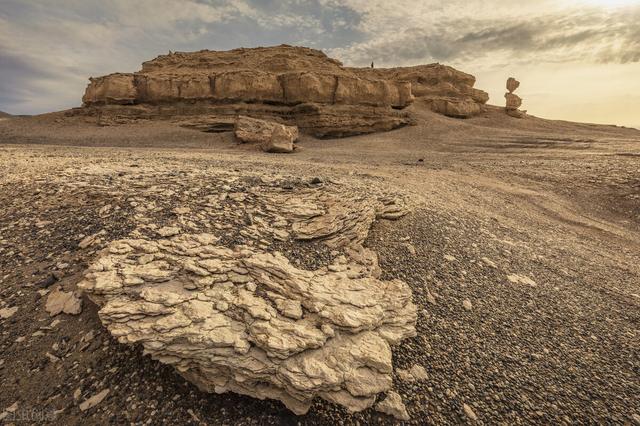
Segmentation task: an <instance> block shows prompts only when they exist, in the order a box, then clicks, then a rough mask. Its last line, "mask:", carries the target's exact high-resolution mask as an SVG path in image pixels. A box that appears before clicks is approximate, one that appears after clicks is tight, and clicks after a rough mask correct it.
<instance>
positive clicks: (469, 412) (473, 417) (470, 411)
mask: <svg viewBox="0 0 640 426" xmlns="http://www.w3.org/2000/svg"><path fill="white" fill-rule="evenodd" d="M462 409H463V410H464V414H465V415H466V416H467V417H468V418H469V420H471V421H473V422H475V421H478V416H477V415H476V413H475V412H474V411H473V409H472V408H471V407H470V406H469V405H468V404H464V405H463V406H462Z"/></svg>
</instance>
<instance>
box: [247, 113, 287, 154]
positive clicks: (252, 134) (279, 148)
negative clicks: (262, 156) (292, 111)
mask: <svg viewBox="0 0 640 426" xmlns="http://www.w3.org/2000/svg"><path fill="white" fill-rule="evenodd" d="M235 136H236V138H237V139H238V141H240V142H241V143H259V144H260V147H261V148H262V150H263V151H265V152H277V153H287V152H292V151H293V150H294V144H293V143H294V142H295V141H296V140H297V139H298V128H297V127H296V126H285V125H284V124H280V123H275V122H273V121H267V120H259V119H257V118H251V117H245V116H240V117H238V120H237V121H236V124H235Z"/></svg>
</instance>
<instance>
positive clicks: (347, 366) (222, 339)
mask: <svg viewBox="0 0 640 426" xmlns="http://www.w3.org/2000/svg"><path fill="white" fill-rule="evenodd" d="M235 197H236V198H238V197H243V198H244V201H245V202H246V204H248V205H251V206H253V207H252V208H253V211H260V212H269V213H270V214H271V215H272V218H273V217H278V218H279V219H278V220H275V221H273V222H272V223H271V224H266V223H265V222H264V221H261V220H260V219H258V218H257V216H256V218H255V219H251V222H252V224H251V225H249V226H248V227H247V228H245V230H244V231H245V234H243V235H245V236H249V237H251V239H252V240H255V241H258V240H259V239H264V238H276V239H280V240H285V239H288V238H293V239H298V240H310V239H321V240H323V241H324V242H325V243H326V244H327V245H328V246H329V247H331V248H334V250H333V251H332V253H334V254H335V256H334V257H333V260H332V262H330V263H329V264H327V265H325V266H322V267H320V268H318V269H315V270H305V269H302V268H300V267H297V266H294V265H293V264H291V263H290V261H289V260H288V259H287V258H286V257H285V256H284V255H283V254H281V253H279V252H270V251H267V250H265V249H263V248H262V247H261V245H260V244H258V245H257V246H256V245H253V244H244V245H237V246H232V247H229V246H225V245H224V244H223V243H222V241H221V239H220V238H219V237H218V236H216V235H215V234H214V233H207V232H181V230H180V229H179V228H177V227H175V228H172V227H165V228H161V229H159V230H157V233H158V235H159V238H152V237H149V236H145V235H144V233H142V232H139V231H134V233H133V235H132V236H131V238H127V239H122V240H117V241H113V242H111V243H110V244H109V245H108V246H107V247H106V248H105V249H104V250H103V251H102V252H101V253H100V255H99V257H98V259H97V260H96V261H95V262H94V263H93V264H92V265H91V267H90V268H89V270H88V272H87V273H86V275H85V279H84V280H83V281H82V282H81V283H80V284H79V287H80V288H81V289H83V290H84V291H85V292H87V293H88V294H89V295H90V297H91V298H92V299H93V300H94V301H95V302H96V303H98V305H99V306H100V311H99V315H100V319H101V320H102V322H103V324H104V325H105V326H106V327H107V329H108V330H109V331H110V332H111V334H112V335H113V336H115V337H117V338H118V340H119V341H120V342H122V343H140V344H142V346H143V347H144V350H145V352H146V353H148V354H150V355H151V356H152V357H153V358H154V359H157V360H159V361H161V362H163V363H167V364H171V365H173V366H175V368H176V369H177V371H178V372H179V373H180V374H182V375H183V376H184V377H185V378H186V379H188V380H190V381H191V382H193V383H195V384H196V385H197V386H198V387H199V388H200V389H201V390H203V391H207V392H217V393H223V392H228V391H232V392H236V393H240V394H244V395H250V396H253V397H256V398H260V399H264V398H272V399H277V400H280V401H282V402H283V403H284V404H285V405H286V406H287V407H288V408H289V409H291V410H292V411H293V412H295V413H297V414H303V413H305V412H307V410H308V409H309V406H310V404H311V402H312V400H313V399H314V398H315V397H318V396H319V397H321V398H324V399H326V400H328V401H332V402H335V403H338V404H341V405H343V406H345V407H346V408H347V409H349V410H352V411H360V410H363V409H365V408H368V407H370V406H372V405H373V403H374V402H375V399H376V396H377V394H378V393H380V392H384V391H387V390H389V389H390V388H391V386H392V363H391V345H395V344H398V343H400V342H401V341H402V340H403V339H405V338H407V337H411V336H414V335H415V333H416V331H415V323H416V318H417V316H416V307H415V305H414V304H413V303H412V294H411V290H410V288H409V286H408V285H407V284H406V283H404V282H402V281H400V280H392V281H383V280H380V279H379V276H380V270H379V268H378V263H377V256H376V254H375V253H374V252H372V251H371V250H368V249H366V248H364V247H363V246H362V242H363V241H364V239H365V238H366V236H367V234H368V231H369V228H370V226H371V224H372V223H373V221H374V220H375V218H376V216H377V217H387V218H396V217H398V216H401V215H402V214H404V213H405V212H406V210H405V208H404V207H403V204H402V203H401V202H396V201H395V200H393V199H392V198H388V197H387V198H385V197H377V198H376V197H366V196H363V197H357V196H355V195H353V193H352V194H351V196H347V197H344V196H343V197H340V196H338V194H337V193H335V192H333V191H332V190H329V189H327V188H314V189H301V190H299V191H297V192H296V193H295V194H291V193H283V192H279V191H273V190H272V191H268V190H264V189H263V190H262V191H261V192H258V191H256V192H254V193H253V194H251V195H249V194H243V195H235ZM336 249H339V250H336Z"/></svg>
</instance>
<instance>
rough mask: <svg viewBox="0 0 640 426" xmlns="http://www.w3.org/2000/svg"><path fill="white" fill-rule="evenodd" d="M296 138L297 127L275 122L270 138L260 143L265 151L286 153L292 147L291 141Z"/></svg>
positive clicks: (290, 150) (291, 149)
mask: <svg viewBox="0 0 640 426" xmlns="http://www.w3.org/2000/svg"><path fill="white" fill-rule="evenodd" d="M297 139H298V128H297V127H294V126H283V125H282V124H277V125H275V126H274V128H273V132H272V133H271V138H270V139H269V140H268V141H265V142H263V143H262V144H261V145H260V148H262V150H263V151H265V152H276V153H287V152H292V151H293V149H294V145H293V142H294V141H295V140H297Z"/></svg>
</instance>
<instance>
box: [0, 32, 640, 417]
mask: <svg viewBox="0 0 640 426" xmlns="http://www.w3.org/2000/svg"><path fill="white" fill-rule="evenodd" d="M509 77H510V76H508V75H506V76H505V82H506V85H505V90H506V93H505V99H503V100H495V99H491V101H490V100H489V95H488V94H487V93H486V92H484V91H483V90H481V89H480V88H477V87H475V86H476V85H475V78H474V77H473V76H472V75H471V74H467V73H465V72H462V71H458V70H456V69H454V68H452V67H449V66H445V65H441V64H431V65H421V66H413V67H396V68H373V67H367V68H351V67H345V66H343V65H342V63H341V62H339V61H337V60H335V59H332V58H330V57H328V56H327V55H325V54H324V53H323V52H321V51H319V50H315V49H309V48H303V47H293V46H288V45H281V46H274V47H266V48H252V49H248V48H241V49H234V50H230V51H213V50H203V51H197V52H170V53H169V54H167V55H161V56H159V57H157V58H156V59H153V60H150V61H147V62H144V63H143V64H142V67H141V69H140V71H138V72H135V73H116V74H110V75H107V76H103V77H92V78H91V79H90V82H89V85H88V86H87V89H86V91H85V94H84V97H83V98H82V100H83V106H82V107H78V108H73V109H70V110H65V111H59V112H52V113H47V114H41V115H34V116H29V117H26V116H21V117H16V116H9V115H8V114H7V116H6V117H5V116H4V114H2V116H1V118H0V169H1V170H2V171H3V172H2V174H1V175H0V202H1V203H2V206H3V207H2V210H1V211H0V318H1V319H0V330H1V333H0V347H1V348H2V351H0V378H1V381H2V384H3V386H2V389H3V391H2V392H1V393H0V418H1V420H2V421H3V422H5V423H15V424H20V423H21V422H31V423H47V422H49V423H55V424H69V425H70V424H194V425H200V424H212V425H213V424H216V425H217V424H234V425H235V424H238V425H252V424H261V425H263V424H313V425H315V424H341V425H342V424H354V425H356V424H357V425H365V424H397V423H403V424H416V425H418V424H464V423H470V424H566V425H569V424H640V379H639V373H640V336H639V334H638V333H639V331H638V330H639V326H640V309H639V308H640V130H637V129H633V128H626V127H621V126H613V125H612V126H605V125H596V124H582V123H574V122H568V121H558V120H547V119H542V118H538V117H535V116H534V115H531V114H529V113H527V112H526V111H523V110H522V109H521V107H522V105H523V104H524V105H526V99H524V100H523V99H521V98H520V97H519V95H518V94H517V93H520V90H519V89H518V86H520V84H521V83H520V82H519V81H517V80H516V79H515V78H513V77H511V78H509ZM516 77H517V76H516ZM507 78H509V79H508V80H507ZM522 84H526V82H523V83H522ZM80 96H81V94H78V97H80Z"/></svg>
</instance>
